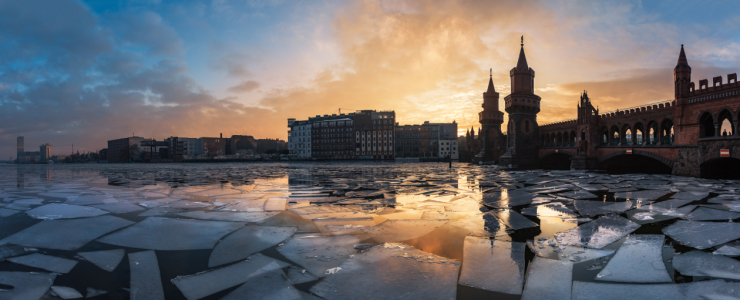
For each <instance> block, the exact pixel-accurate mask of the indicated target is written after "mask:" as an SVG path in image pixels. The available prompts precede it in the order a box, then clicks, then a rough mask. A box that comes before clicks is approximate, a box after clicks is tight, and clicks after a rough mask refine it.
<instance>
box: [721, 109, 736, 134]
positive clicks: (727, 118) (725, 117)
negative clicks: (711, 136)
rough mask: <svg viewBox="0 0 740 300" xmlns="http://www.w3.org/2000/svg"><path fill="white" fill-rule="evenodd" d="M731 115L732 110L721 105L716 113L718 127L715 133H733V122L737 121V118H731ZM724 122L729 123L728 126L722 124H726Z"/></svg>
mask: <svg viewBox="0 0 740 300" xmlns="http://www.w3.org/2000/svg"><path fill="white" fill-rule="evenodd" d="M732 115H733V113H732V110H731V109H730V108H729V107H723V108H721V109H720V110H719V113H718V114H717V129H719V131H718V132H717V133H718V134H717V135H719V136H725V135H734V134H735V124H736V123H737V120H733V119H734V118H733V116H732ZM725 122H726V123H729V124H727V125H729V126H724V125H726V123H725ZM728 127H729V128H728ZM728 129H729V131H728Z"/></svg>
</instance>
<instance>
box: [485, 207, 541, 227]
mask: <svg viewBox="0 0 740 300" xmlns="http://www.w3.org/2000/svg"><path fill="white" fill-rule="evenodd" d="M489 213H490V214H492V215H494V216H496V219H498V220H499V222H501V224H503V225H504V226H506V228H508V229H511V230H519V229H525V228H532V227H537V226H538V225H537V223H535V222H532V221H530V220H529V219H527V217H525V216H522V215H521V214H519V213H518V212H516V211H513V210H511V209H494V210H491V211H490V212H489Z"/></svg>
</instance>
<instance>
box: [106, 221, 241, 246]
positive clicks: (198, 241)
mask: <svg viewBox="0 0 740 300" xmlns="http://www.w3.org/2000/svg"><path fill="white" fill-rule="evenodd" d="M243 226H244V223H237V222H217V221H201V220H183V219H170V218H160V217H149V218H146V219H144V221H141V222H139V223H136V225H133V226H131V227H129V228H126V229H124V230H121V231H118V232H115V233H113V234H110V235H108V236H105V237H103V238H101V239H99V240H98V241H99V242H103V243H106V244H111V245H117V246H123V247H131V248H140V249H151V250H196V249H213V247H214V246H215V245H216V242H218V240H219V239H221V238H222V237H223V236H225V235H227V234H229V233H230V232H233V231H234V230H237V229H239V228H241V227H243Z"/></svg>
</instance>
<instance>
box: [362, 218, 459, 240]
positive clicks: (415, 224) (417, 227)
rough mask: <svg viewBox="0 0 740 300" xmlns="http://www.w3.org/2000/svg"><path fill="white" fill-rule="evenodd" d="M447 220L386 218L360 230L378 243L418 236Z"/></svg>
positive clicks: (440, 225)
mask: <svg viewBox="0 0 740 300" xmlns="http://www.w3.org/2000/svg"><path fill="white" fill-rule="evenodd" d="M445 223H447V220H387V221H385V222H383V223H380V224H378V225H375V226H373V227H368V228H365V229H364V230H362V232H364V233H365V234H367V235H370V236H372V237H373V239H374V240H375V241H377V242H380V243H385V242H400V241H406V240H410V239H414V238H418V237H420V236H423V235H425V234H427V233H430V232H432V231H434V230H436V229H437V228H439V227H442V225H444V224H445Z"/></svg>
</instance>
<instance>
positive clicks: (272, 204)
mask: <svg viewBox="0 0 740 300" xmlns="http://www.w3.org/2000/svg"><path fill="white" fill-rule="evenodd" d="M286 203H288V199H286V198H285V197H270V198H267V202H265V211H280V210H285V204H286Z"/></svg>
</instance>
